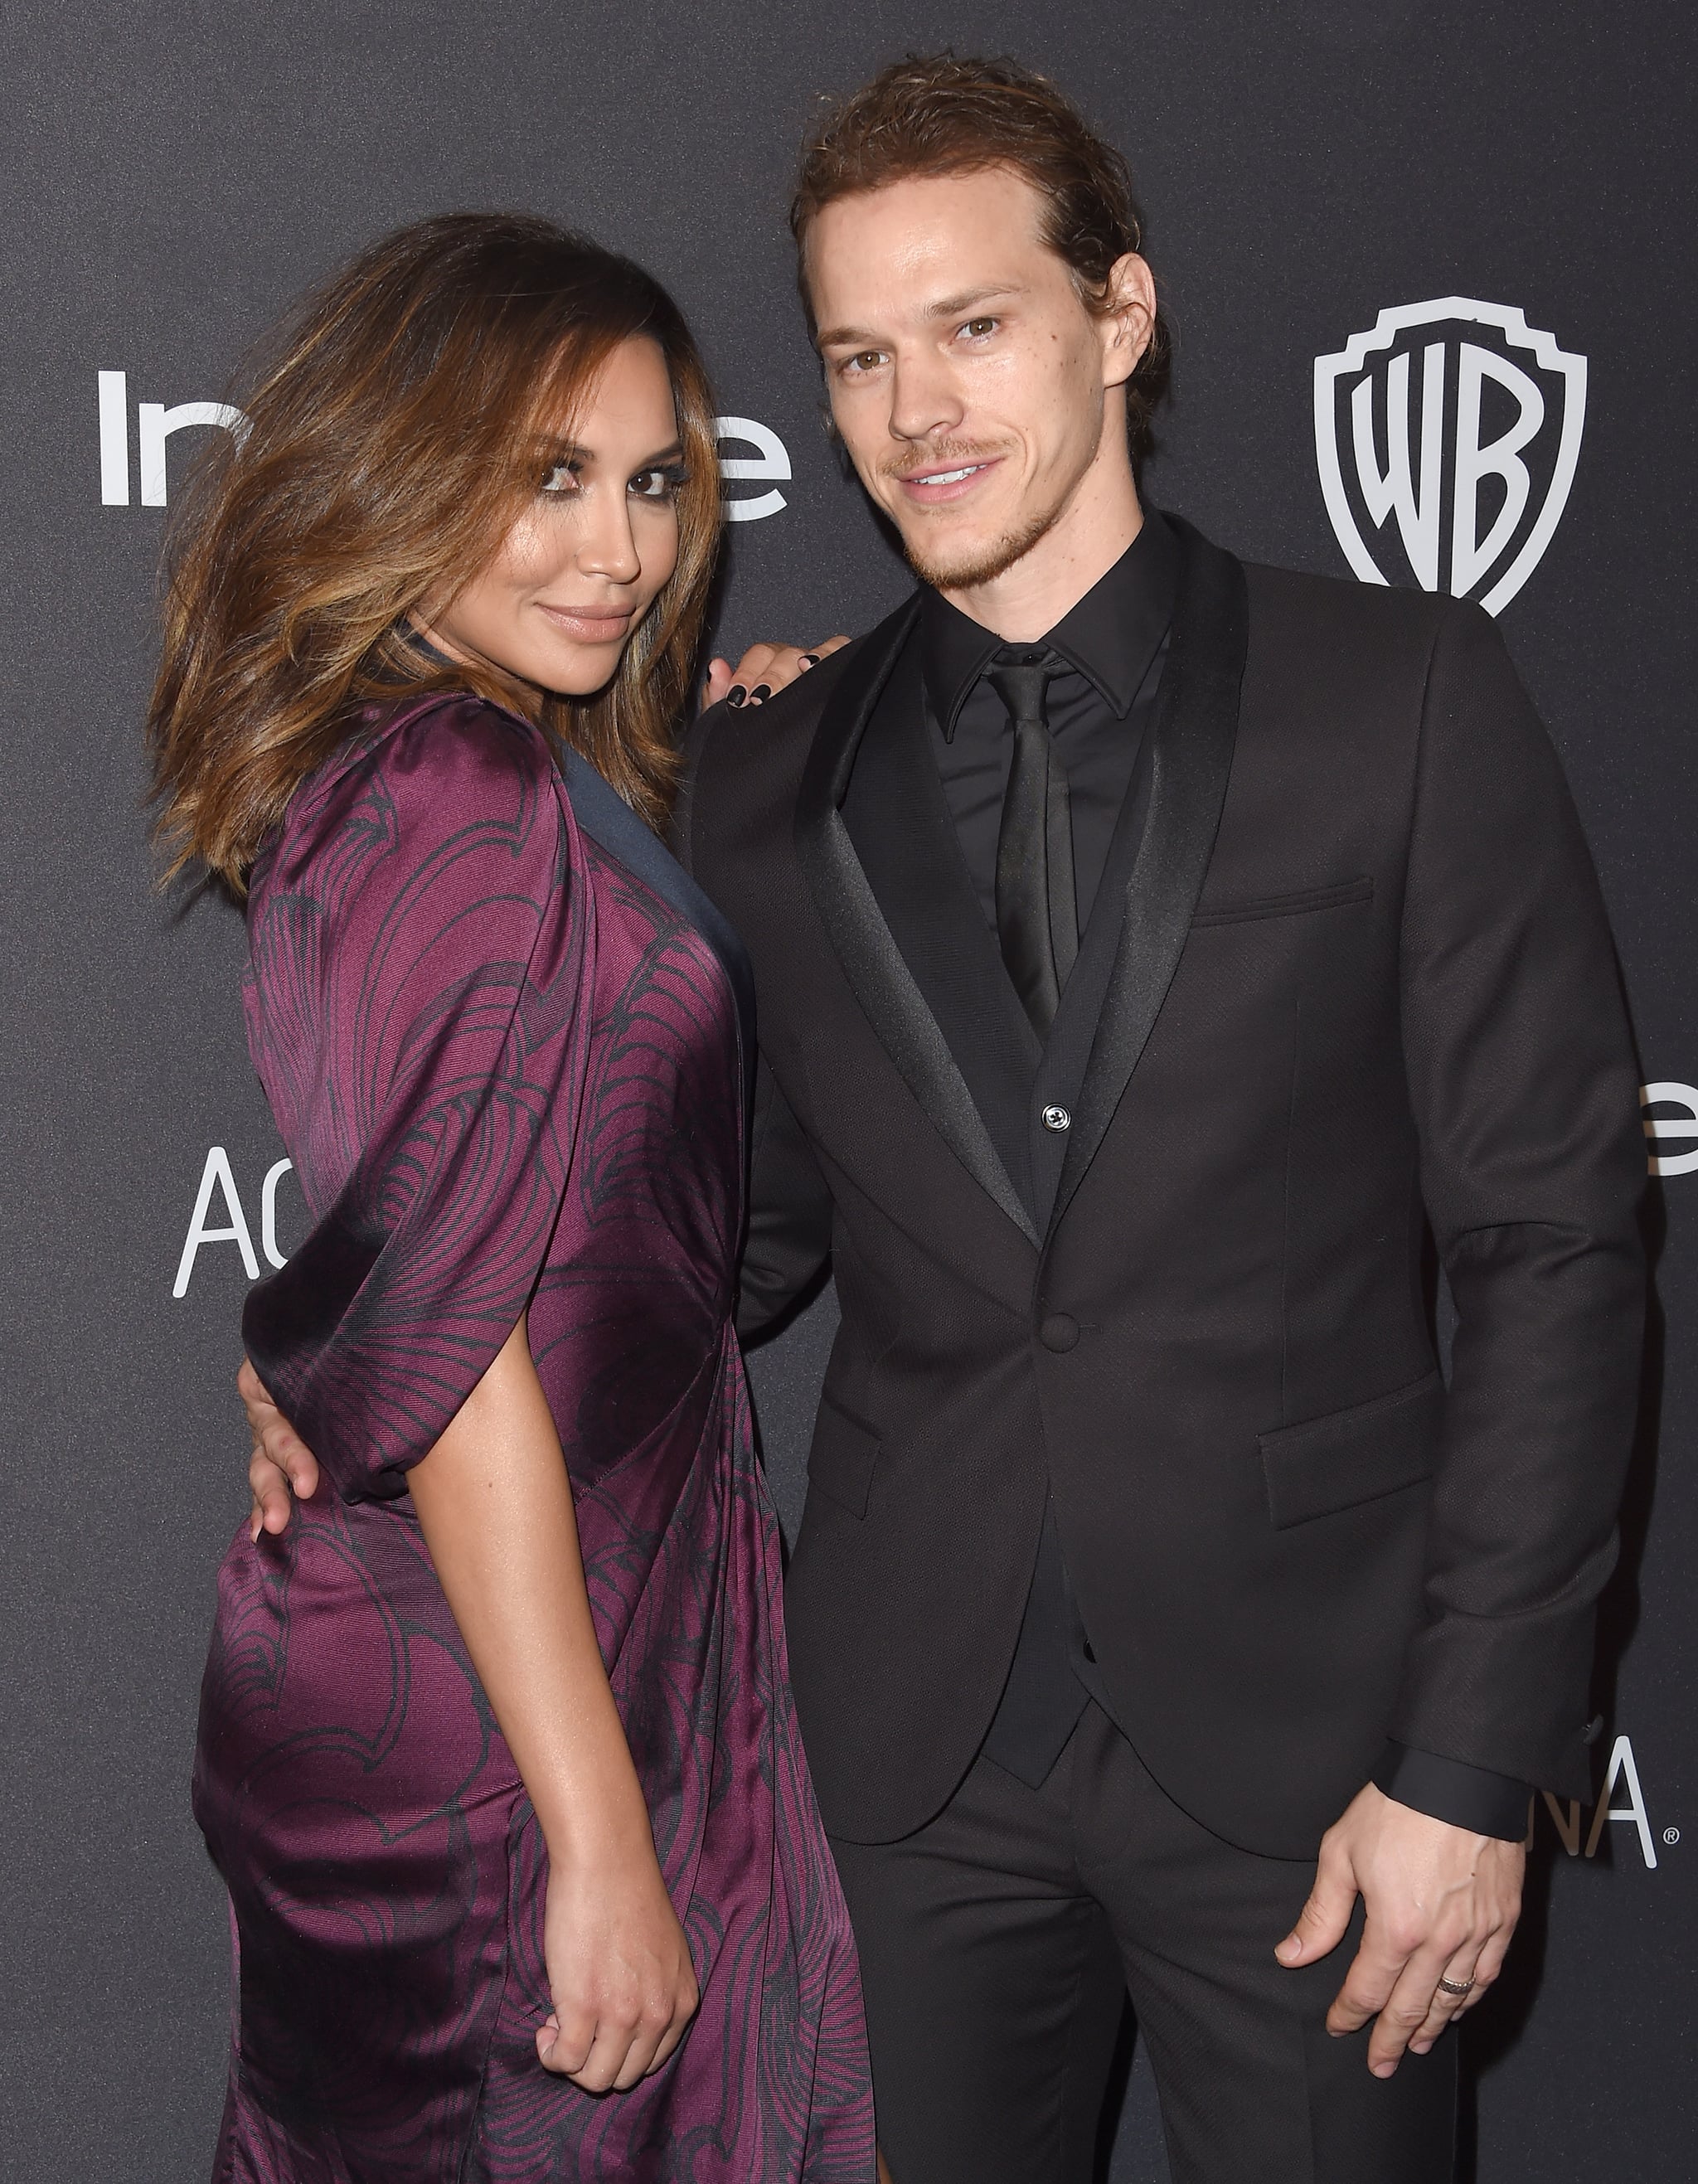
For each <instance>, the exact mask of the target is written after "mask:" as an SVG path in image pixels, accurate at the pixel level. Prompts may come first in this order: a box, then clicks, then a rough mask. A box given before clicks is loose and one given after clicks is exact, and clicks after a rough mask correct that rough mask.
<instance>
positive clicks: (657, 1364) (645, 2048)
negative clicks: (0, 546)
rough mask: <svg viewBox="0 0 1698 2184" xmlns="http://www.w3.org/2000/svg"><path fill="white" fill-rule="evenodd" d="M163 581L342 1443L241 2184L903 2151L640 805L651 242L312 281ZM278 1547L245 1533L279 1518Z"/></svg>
mask: <svg viewBox="0 0 1698 2184" xmlns="http://www.w3.org/2000/svg"><path fill="white" fill-rule="evenodd" d="M247 408H248V415H249V417H250V419H251V428H250V430H249V432H248V436H247V437H246V439H245V440H244V442H243V443H242V446H241V448H239V450H235V451H232V453H231V454H230V455H229V457H228V458H227V460H226V461H225V466H224V468H223V469H222V470H221V471H220V472H218V473H216V474H214V475H213V476H211V477H210V478H209V480H208V481H207V482H206V483H205V485H204V487H203V492H202V495H201V499H200V501H199V504H198V507H197V508H196V510H195V511H194V513H193V514H192V516H191V518H190V521H189V524H188V527H187V531H186V532H185V533H184V535H183V537H182V539H181V543H180V546H179V549H178V552H177V555H176V559H175V566H174V570H173V575H172V582H171V587H170V598H169V607H168V614H167V630H166V641H165V646H164V662H163V666H162V667H161V671H160V676H159V684H158V688H157V689H156V691H155V694H154V699H153V709H152V713H151V718H150V734H151V741H152V746H153V755H154V760H155V766H156V774H157V785H158V788H159V794H160V796H161V798H162V799H163V803H164V827H165V829H166V832H167V834H168V837H169V838H170V840H171V841H172V842H173V843H174V844H175V849H176V851H177V854H178V860H179V862H181V861H186V860H188V859H191V858H192V859H194V860H197V861H199V862H200V863H201V864H203V866H205V867H206V868H207V869H208V870H209V872H212V873H213V874H214V875H216V876H217V877H220V879H222V880H224V881H225V882H226V883H229V884H231V886H233V887H235V888H236V889H239V890H242V891H245V893H246V894H247V899H248V935H249V949H250V967H249V974H248V982H247V990H246V1003H247V1016H248V1042H249V1046H250V1050H251V1051H252V1054H253V1060H254V1063H255V1066H256V1067H257V1068H258V1070H259V1074H260V1077H261V1078H262V1080H263V1081H264V1085H265V1089H266V1091H267V1094H268V1095H269V1097H270V1101H271V1106H272V1110H273V1112H274V1114H275V1116H276V1121H277V1123H278V1126H279V1128H280V1129H281V1132H282V1134H283V1138H284V1139H285V1142H286V1144H287V1147H288V1150H289V1152H290V1154H291V1156H292V1158H293V1160H294V1162H295V1166H296V1170H297V1173H298V1176H299V1178H300V1180H301V1184H302V1187H303V1191H304V1193H305V1195H306V1198H307V1201H308V1205H309V1208H310V1210H311V1212H312V1216H313V1220H314V1223H315V1225H314V1227H313V1229H312V1233H311V1234H310V1236H309V1239H308V1240H307V1242H306V1243H305V1245H303V1247H302V1249H301V1250H300V1251H298V1253H297V1254H296V1255H295V1256H294V1257H293V1258H292V1260H291V1262H290V1263H289V1264H288V1266H287V1268H285V1269H284V1270H283V1272H282V1273H279V1274H278V1275H276V1277H275V1278H274V1279H271V1280H270V1281H268V1282H266V1283H264V1284H261V1285H260V1286H259V1288H257V1289H256V1290H253V1293H252V1295H251V1296H250V1299H249V1303H248V1311H247V1314H246V1317H245V1320H244V1329H245V1334H246V1338H247V1344H248V1351H249V1354H250V1356H251V1357H252V1358H253V1362H254V1364H255V1365H256V1367H257V1368H258V1369H259V1374H260V1377H261V1379H263V1381H264V1384H265V1385H266V1387H267V1388H268V1389H269V1390H270V1392H271V1394H272V1395H273V1396H275V1397H276V1401H278V1403H279V1404H280V1406H281V1408H282V1410H283V1411H284V1412H286V1413H287V1415H288V1416H289V1418H291V1419H292V1420H293V1422H294V1423H295V1424H296V1425H297V1426H298V1427H299V1429H301V1431H302V1433H303V1435H304V1437H305V1439H306V1440H307V1441H308V1442H309V1444H310V1446H311V1447H312V1448H313V1450H314V1451H315V1453H316V1455H317V1457H318V1458H319V1460H320V1464H321V1465H322V1467H323V1469H324V1471H325V1473H326V1490H323V1491H320V1493H319V1494H317V1495H316V1496H315V1497H314V1498H313V1499H312V1500H310V1501H309V1502H303V1504H302V1506H301V1507H300V1509H299V1512H298V1516H297V1518H296V1521H295V1522H294V1523H293V1524H291V1525H290V1526H289V1527H288V1529H287V1532H286V1533H285V1534H284V1535H282V1536H281V1538H274V1537H272V1536H271V1535H270V1534H269V1533H267V1532H266V1531H264V1530H263V1529H259V1528H258V1527H255V1528H253V1533H250V1529H249V1528H248V1526H245V1525H244V1527H243V1528H242V1531H241V1533H240V1534H239V1535H238V1536H237V1539H236V1541H234V1543H233V1544H232V1546H231V1550H230V1552H229V1554H228V1556H227V1557H226V1558H225V1563H224V1566H223V1569H222V1572H221V1574H220V1590H219V1607H218V1614H217V1621H216V1625H215V1629H214V1636H213V1642H212V1649H211V1654H210V1658H209V1662H208V1666H207V1671H206V1678H205V1683H204V1686H203V1702H202V1716H201V1729H200V1741H199V1747H198V1760H197V1768H196V1779H195V1808H196V1814H197V1817H198V1819H199V1821H200V1824H201V1826H202V1828H203V1831H204V1833H205V1835H206V1838H207V1841H208V1843H209V1847H210V1848H211V1851H212V1854H213V1857H214V1859H215V1860H216V1862H217V1864H218V1865H219V1868H220V1871H221V1872H222V1873H223V1875H224V1876H225V1880H226V1882H227V1884H228V1886H229V1890H230V1896H231V1907H232V1918H233V1926H234V1932H235V1937H236V1947H237V2002H236V2013H235V2028H234V2042H233V2053H232V2060H231V2075H230V2088H229V2095H228V2098H227V2102H226V2105H225V2120H224V2126H223V2131H222V2135H221V2138H220V2148H219V2154H218V2161H217V2167H216V2171H215V2174H216V2177H217V2179H218V2180H219V2184H225V2180H264V2184H309V2180H319V2179H323V2180H325V2184H332V2180H335V2184H342V2180H348V2184H353V2181H354V2180H361V2181H362V2184H364V2180H381V2181H382V2184H389V2180H400V2179H407V2180H409V2184H410V2180H413V2179H419V2180H426V2179H429V2180H436V2179H441V2180H443V2184H449V2180H455V2184H459V2180H480V2181H481V2180H490V2184H494V2180H498V2179H513V2180H518V2179H525V2180H541V2179H589V2178H604V2177H605V2178H613V2177H618V2178H621V2179H623V2178H638V2179H643V2178H655V2179H659V2178H660V2177H663V2176H664V2177H666V2178H669V2179H670V2178H675V2177H676V2178H688V2179H690V2180H693V2184H697V2181H698V2180H699V2184H709V2180H721V2179H723V2180H725V2184H732V2181H733V2180H735V2184H749V2180H754V2179H760V2180H775V2179H785V2180H788V2179H807V2180H810V2184H811V2180H820V2184H838V2180H840V2179H841V2180H844V2184H849V2180H855V2184H862V2180H867V2179H870V2178H871V2175H872V2172H873V2159H874V2156H873V2149H872V2134H871V2103H870V2094H869V2089H868V2081H867V2070H866V2050H865V2042H864V2036H863V2031H862V2026H861V2020H860V1995H859V1987H858V1982H857V1978H856V1973H855V1960H854V1952H853V1946H852V1943H851V1941H850V1937H849V1929H848V1924H847V1920H846V1918H845V1915H844V1912H843V1903H842V1898H841V1897H840V1895H839V1892H838V1885H837V1880H836V1876H835V1874H834V1872H833V1869H832V1864H831V1859H830V1857H829V1854H828V1853H827V1847H826V1842H825V1838H824V1836H823V1833H822V1831H821V1825H820V1821H819V1817H818V1814H817V1811H816V1807H815V1804H814V1799H813V1793H812V1790H811V1787H810V1783H809V1780H808V1776H807V1772H806V1768H805V1765H804V1760H803V1757H802V1753H801V1750H800V1747H799V1742H798V1739H797V1734H796V1726H795V1720H794V1717H793V1711H792V1708H791V1702H790V1696H789V1690H788V1680H787V1673H786V1666H785V1660H784V1648H783V1638H782V1629H781V1625H780V1620H779V1578H778V1555H777V1530H776V1526H775V1523H774V1519H773V1516H772V1512H771V1505H770V1503H769V1502H768V1501H767V1498H766V1496H765V1489H764V1487H763V1485H762V1483H761V1480H760V1474H759V1472H758V1470H757V1468H756V1466H755V1463H754V1457H753V1453H752V1450H751V1446H750V1438H749V1413H748V1405H747V1399H746V1395H745V1390H744V1385H743V1374H742V1368H741V1364H740V1361H739V1358H738V1351H737V1346H736V1343H735V1340H734V1338H733V1336H732V1331H731V1327H730V1323H729V1317H728V1315H729V1310H730V1304H731V1298H732V1278H733V1262H734V1257H735V1253H736V1248H737V1244H738V1231H739V1228H740V1223H741V1218H742V1210H741V1205H740V1192H741V1188H742V1176H743V1117H742V1104H743V1078H744V1068H745V1065H746V1061H747V1059H748V1057H749V1056H750V1055H752V1052H753V1045H752V1034H751V1028H750V1025H749V1018H748V1007H749V989H748V980H747V973H746V970H745V967H744V965H743V959H742V956H741V954H740V951H739V950H738V945H737V943H736V940H735V939H734V937H733V936H732V934H731V933H729V932H728V931H727V929H726V928H724V927H723V925H722V923H721V921H720V920H719V919H718V917H717V916H716V915H715V912H714V911H712V910H711V908H710V905H708V904H707V903H706V902H705V901H704V900H703V899H702V898H701V897H700V896H699V894H697V892H696V891H695V889H693V887H692V885H691V884H690V883H689V882H688V880H687V879H686V878H685V877H684V875H683V874H682V872H681V871H680V870H679V869H678V868H677V866H676V865H674V864H673V863H672V861H671V859H670V858H669V857H667V855H665V852H664V851H663V850H662V849H661V848H660V844H659V843H658V841H657V840H656V839H655V837H654V833H652V832H651V831H650V830H651V828H653V827H655V826H658V825H659V824H660V822H662V820H663V819H664V816H665V811H666V808H667V805H668V801H669V797H670V793H671V787H672V783H673V777H674V769H675V764H676V760H675V754H674V743H673V730H674V725H675V721H676V714H677V712H678V710H679V707H680V704H681V701H682V697H683V694H684V691H685V687H686V677H687V674H688V663H689V660H690V658H691V655H692V651H693V647H694V645H695V643H696V642H697V638H698V636H699V630H700V627H701V621H702V613H703V605H704V594H705V591H706V588H707V585H708V582H709V578H710V569H711V564H712V560H713V555H714V550H715V532H716V525H717V520H718V504H717V493H718V487H717V482H716V479H715V466H714V443H713V434H712V421H711V405H710V400H709V396H708V391H707V386H706V382H705V379H704V374H703V370H702V367H701V364H700V361H699V358H698V355H697V354H696V351H695V348H694V347H693V343H692V342H691V340H690V337H689V335H688V331H687V330H686V329H685V327H684V326H683V323H682V320H681V319H680V317H679V315H678V314H677V311H676V309H675V307H674V306H673V305H672V304H671V302H670V300H669V299H668V298H666V296H665V294H664V293H663V292H662V291H661V290H660V288H659V287H657V286H656V285H655V283H654V281H651V280H650V279H649V277H648V276H646V275H645V274H643V273H642V272H641V271H640V270H638V269H637V268H636V267H635V266H633V265H630V264H629V263H628V262H627V261H626V260H624V259H619V258H615V257H614V256H612V255H610V253H606V252H604V251H602V250H599V249H598V248H595V247H594V246H593V245H592V244H590V243H587V242H584V241H582V239H581V238H578V237H572V236H569V235H566V234H564V233H562V232H561V231H558V230H556V229H554V228H552V227H550V226H547V225H546V224H545V223H543V222H541V221H538V220H527V219H519V218H479V217H472V216H464V217H457V218H453V219H448V220H436V221H431V222H426V223H425V224H423V225H422V226H417V227H414V228H411V229H409V230H407V231H404V232H403V233H401V234H399V235H397V236H395V237H392V238H391V239H390V240H389V241H387V242H384V243H381V244H380V245H379V246H377V247H376V248H375V249H373V250H371V251H370V252H369V253H367V254H366V255H365V256H364V257H363V258H361V259H359V261H358V262H357V263H356V264H354V265H353V266H352V267H350V268H349V269H348V271H347V272H345V273H344V274H343V275H342V276H340V277H339V278H337V280H335V281H332V282H331V284H330V285H329V286H328V287H327V288H326V289H325V290H324V291H323V292H322V293H321V294H320V296H319V297H318V298H316V299H315V302H314V303H313V304H311V305H310V307H309V309H308V311H307V313H306V315H305V316H304V318H303V321H302V322H301V323H300V325H299V326H298V327H297V328H296V329H295V330H294V331H293V333H292V337H290V338H289V339H288V341H287V344H286V346H285V347H284V348H283V351H282V354H281V359H280V360H279V361H278V362H277V363H276V365H275V366H274V367H273V368H272V369H271V370H270V372H269V374H268V375H267V376H265V377H264V381H263V383H262V384H261V385H260V386H259V388H258V390H257V391H256V392H255V393H254V394H253V397H252V398H251V399H250V400H249V402H248V404H247ZM254 1533H257V1536H254V1535H253V1534H254Z"/></svg>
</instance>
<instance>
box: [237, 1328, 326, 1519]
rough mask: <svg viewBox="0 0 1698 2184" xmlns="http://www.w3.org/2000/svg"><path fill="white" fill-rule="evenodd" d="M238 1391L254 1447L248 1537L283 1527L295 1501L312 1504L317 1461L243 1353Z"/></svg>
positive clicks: (317, 1469) (317, 1487)
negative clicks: (251, 1505)
mask: <svg viewBox="0 0 1698 2184" xmlns="http://www.w3.org/2000/svg"><path fill="white" fill-rule="evenodd" d="M236 1392H237V1395H238V1396H241V1398H242V1404H243V1407H245V1409H246V1410H247V1412H248V1431H249V1433H251V1434H252V1435H253V1451H252V1452H251V1454H250V1455H249V1457H248V1491H249V1493H250V1494H252V1496H253V1515H252V1516H251V1517H250V1518H249V1519H248V1538H249V1539H250V1540H257V1539H258V1538H259V1535H260V1534H261V1532H281V1531H283V1530H284V1529H287V1525H288V1522H289V1518H290V1517H291V1515H292V1513H293V1507H294V1502H292V1501H291V1499H290V1496H291V1495H292V1496H293V1497H294V1501H298V1502H310V1501H311V1500H312V1498H313V1496H314V1495H315V1494H316V1493H317V1492H318V1490H319V1467H318V1460H317V1458H316V1457H315V1456H314V1454H313V1452H312V1451H311V1449H309V1447H308V1446H307V1445H306V1443H305V1442H304V1441H303V1440H302V1439H301V1437H300V1435H298V1433H297V1432H296V1431H295V1429H294V1428H293V1427H292V1425H291V1424H289V1421H288V1420H287V1418H285V1417H284V1416H283V1413H282V1412H281V1411H280V1410H279V1409H278V1408H277V1406H276V1404H275V1403H274V1402H273V1401H271V1398H270V1396H268V1395H267V1394H266V1392H265V1387H264V1382H263V1381H262V1380H261V1379H260V1378H259V1374H258V1373H256V1372H255V1371H254V1369H253V1366H252V1365H250V1364H249V1363H248V1360H247V1359H246V1358H245V1357H244V1358H243V1359H242V1370H241V1371H240V1372H239V1373H237V1376H236Z"/></svg>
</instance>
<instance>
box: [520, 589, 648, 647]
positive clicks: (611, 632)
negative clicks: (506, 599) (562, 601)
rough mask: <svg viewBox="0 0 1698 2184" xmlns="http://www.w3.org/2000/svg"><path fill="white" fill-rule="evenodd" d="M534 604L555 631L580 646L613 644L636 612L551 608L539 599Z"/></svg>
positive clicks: (626, 629)
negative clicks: (552, 625)
mask: <svg viewBox="0 0 1698 2184" xmlns="http://www.w3.org/2000/svg"><path fill="white" fill-rule="evenodd" d="M537 604H538V606H540V607H541V608H542V610H543V613H544V614H545V615H547V616H548V620H549V621H551V622H553V624H554V627H555V628H556V629H558V630H559V631H560V632H561V633H562V634H563V635H564V636H566V637H571V638H576V640H577V642H578V643H580V644H616V643H618V641H619V639H620V638H622V637H623V636H625V634H626V632H627V631H628V630H629V629H630V627H631V617H632V615H633V614H634V613H635V612H636V609H635V608H634V607H626V608H623V609H621V610H614V609H610V608H606V607H551V606H548V605H547V604H544V602H543V601H542V600H540V599H539V600H538V601H537Z"/></svg>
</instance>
